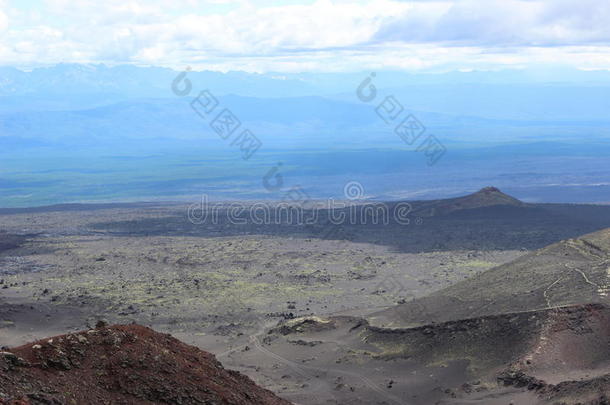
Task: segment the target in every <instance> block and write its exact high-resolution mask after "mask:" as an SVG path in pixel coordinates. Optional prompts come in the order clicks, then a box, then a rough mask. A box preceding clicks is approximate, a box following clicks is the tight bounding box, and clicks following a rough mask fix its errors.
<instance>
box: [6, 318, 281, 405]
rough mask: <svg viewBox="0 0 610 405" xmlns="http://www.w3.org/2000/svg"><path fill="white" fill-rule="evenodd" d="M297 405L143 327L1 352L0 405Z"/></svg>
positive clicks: (195, 350) (74, 336) (99, 331)
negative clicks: (161, 404)
mask: <svg viewBox="0 0 610 405" xmlns="http://www.w3.org/2000/svg"><path fill="white" fill-rule="evenodd" d="M39 403H45V404H55V403H57V404H59V403H62V404H72V403H74V404H158V403H171V404H219V405H220V404H232V405H255V404H256V405H289V404H290V402H288V401H286V400H283V399H281V398H279V397H277V396H275V395H274V394H273V393H272V392H270V391H268V390H266V389H263V388H261V387H259V386H257V385H256V384H255V383H254V382H253V381H252V380H250V379H249V378H248V377H246V376H245V375H242V374H240V373H239V372H236V371H231V370H226V369H224V368H223V367H222V365H221V364H220V363H219V362H218V361H217V360H216V358H215V357H214V356H213V355H212V354H210V353H207V352H204V351H202V350H199V349H198V348H196V347H193V346H189V345H186V344H184V343H182V342H180V341H179V340H177V339H175V338H173V337H171V336H170V335H167V334H161V333H157V332H155V331H153V330H152V329H149V328H146V327H143V326H139V325H115V326H110V327H106V326H104V325H101V326H100V327H98V328H96V329H92V330H89V331H85V332H80V333H74V334H69V335H63V336H57V337H54V338H51V339H45V340H41V341H38V342H35V343H32V344H28V345H25V346H21V347H17V348H15V349H11V350H9V351H4V352H0V404H13V405H17V404H18V405H28V404H39Z"/></svg>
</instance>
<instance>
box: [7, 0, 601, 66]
mask: <svg viewBox="0 0 610 405" xmlns="http://www.w3.org/2000/svg"><path fill="white" fill-rule="evenodd" d="M58 62H80V63H90V62H104V63H109V64H122V63H135V64H141V65H161V66H170V67H177V68H178V67H183V66H185V65H187V64H188V65H191V66H194V67H195V68H200V69H203V68H205V69H213V70H221V71H226V70H245V71H250V72H268V71H278V72H281V71H284V72H303V71H362V70H366V69H382V68H389V69H394V68H395V69H404V70H412V71H449V70H471V69H484V70H486V69H503V68H522V67H528V66H530V67H531V66H535V65H536V66H538V65H540V66H548V65H552V66H569V67H578V68H583V69H610V1H608V0H448V1H436V0H418V1H412V0H411V1H406V0H401V1H399V0H362V1H359V0H314V1H307V0H277V1H271V0H260V1H259V0H250V1H248V0H244V1H226V0H104V1H101V0H0V65H14V66H19V67H34V66H37V65H46V64H54V63H58Z"/></svg>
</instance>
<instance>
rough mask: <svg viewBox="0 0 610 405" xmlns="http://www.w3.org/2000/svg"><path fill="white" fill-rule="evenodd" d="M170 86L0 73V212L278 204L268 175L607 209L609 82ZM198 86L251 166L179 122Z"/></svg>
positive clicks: (540, 75)
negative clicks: (401, 128) (241, 140)
mask: <svg viewBox="0 0 610 405" xmlns="http://www.w3.org/2000/svg"><path fill="white" fill-rule="evenodd" d="M178 73H179V72H176V71H174V70H171V69H167V68H158V67H136V66H116V67H108V66H104V65H73V64H65V65H57V66H52V67H48V68H39V69H34V70H31V71H22V70H19V69H15V68H12V67H0V159H1V160H0V206H16V205H20V206H23V205H40V204H46V203H57V202H70V201H93V200H95V201H98V200H110V199H114V200H128V199H153V198H161V197H163V198H165V199H172V198H178V197H180V196H183V197H184V196H193V195H197V194H200V193H201V192H203V190H207V191H208V192H210V193H211V194H214V195H217V196H219V197H225V198H278V195H275V194H274V195H269V193H268V192H266V191H265V190H263V189H262V185H261V178H262V177H263V176H264V175H265V174H266V173H267V172H268V170H269V168H270V167H273V165H275V164H277V163H278V162H282V163H283V165H284V166H283V169H282V170H283V174H284V176H285V180H286V184H285V186H286V187H288V186H290V185H294V184H300V185H302V186H303V187H304V188H306V189H307V190H308V193H310V194H311V195H312V196H315V197H318V198H323V197H329V196H334V197H341V193H342V184H344V183H345V182H347V181H352V180H356V181H362V182H363V183H367V190H369V191H370V195H371V196H372V197H377V198H407V197H413V196H415V197H442V196H449V195H456V194H460V193H463V192H465V191H472V190H476V189H480V188H481V187H483V186H487V185H490V184H493V185H496V186H499V187H501V188H502V189H503V190H504V189H506V190H509V191H512V192H513V194H514V195H515V196H516V197H519V198H522V199H528V198H529V199H530V200H541V199H542V200H545V199H546V200H549V201H571V200H575V199H577V200H578V201H608V200H610V198H605V197H604V193H605V192H606V191H607V189H608V186H607V179H608V175H609V173H608V171H609V170H610V169H607V168H608V167H610V166H609V165H608V164H607V158H606V156H608V153H607V152H608V150H607V147H605V145H607V144H608V138H609V137H610V131H609V128H610V125H609V124H610V119H609V118H608V117H607V111H608V110H609V107H610V91H608V90H610V74H609V73H608V72H602V71H599V72H585V71H572V70H565V71H564V70H555V71H551V72H547V71H545V72H542V71H538V72H537V71H500V72H451V73H445V74H408V73H402V72H377V74H376V77H375V81H374V84H375V86H376V87H377V91H378V97H377V99H376V100H375V102H371V103H364V102H361V101H359V100H358V98H357V97H356V88H357V87H358V86H359V84H360V83H361V82H362V80H363V79H364V78H366V77H367V75H368V74H369V73H368V72H364V73H327V74H323V73H308V74H284V73H282V74H280V73H277V74H274V73H269V74H249V73H244V72H227V73H220V72H206V71H204V72H190V73H188V75H187V77H188V79H189V80H190V81H191V83H192V91H191V94H190V95H189V96H186V97H178V96H176V95H174V94H173V93H172V91H171V86H172V82H173V81H174V79H175V78H176V76H177V75H178ZM204 89H208V90H210V91H211V92H212V93H213V94H214V95H215V96H216V97H217V98H218V100H219V102H220V107H219V109H221V108H229V109H230V110H231V111H232V112H233V113H234V114H235V116H236V117H238V119H239V120H240V121H241V123H242V127H241V128H242V129H243V128H248V129H250V130H251V131H252V132H253V133H254V134H255V135H256V136H257V137H258V138H259V139H260V140H261V141H262V147H261V148H260V151H258V152H257V154H256V155H255V156H254V157H253V158H252V159H251V160H249V161H244V160H242V159H241V157H240V154H239V151H237V150H236V148H235V146H232V145H231V140H223V139H221V138H220V137H219V136H218V135H217V134H216V133H215V132H214V131H213V130H212V129H211V128H210V126H209V120H208V121H205V120H203V119H201V118H200V117H199V116H198V115H197V114H196V113H195V112H194V111H193V110H192V109H191V106H190V104H189V103H190V102H191V100H192V99H193V97H195V96H196V95H197V94H198V93H199V91H201V90H204ZM387 96H394V97H395V100H397V101H398V102H399V103H400V104H402V106H403V108H404V111H403V115H407V114H413V115H414V116H415V117H417V119H418V120H419V121H420V122H421V123H422V124H423V125H424V126H425V127H426V133H427V134H434V135H435V136H436V137H437V138H438V139H439V140H440V141H441V142H442V143H443V144H444V145H445V147H446V148H447V154H446V156H445V157H444V158H443V160H442V161H441V162H439V163H438V164H437V165H435V166H434V167H429V166H428V165H427V164H426V161H425V157H424V156H423V155H422V153H420V152H417V150H416V149H417V145H416V144H414V145H406V144H405V143H404V142H403V141H402V140H401V139H400V138H399V137H398V136H397V135H396V134H395V133H394V132H393V129H394V125H389V124H386V123H385V122H383V120H382V119H381V118H380V117H379V116H378V115H377V114H376V112H375V108H376V107H377V106H378V105H379V103H380V102H381V101H382V100H383V99H384V98H385V97H387ZM592 145H593V146H592ZM517 169H518V170H517ZM526 184H528V185H529V186H528V187H525V185H526ZM541 190H542V191H541Z"/></svg>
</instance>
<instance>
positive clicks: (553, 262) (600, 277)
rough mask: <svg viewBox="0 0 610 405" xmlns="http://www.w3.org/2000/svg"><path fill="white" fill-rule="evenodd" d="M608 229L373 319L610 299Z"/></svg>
mask: <svg viewBox="0 0 610 405" xmlns="http://www.w3.org/2000/svg"><path fill="white" fill-rule="evenodd" d="M609 269H610V229H604V230H602V231H599V232H595V233H592V234H588V235H585V236H582V237H580V238H575V239H568V240H565V241H561V242H558V243H555V244H552V245H550V246H548V247H546V248H543V249H539V250H537V251H534V252H531V253H528V254H526V255H524V256H523V257H520V258H518V259H517V260H515V261H513V262H510V263H507V264H504V265H501V266H498V267H496V268H493V269H490V270H487V271H485V272H483V273H480V274H478V275H476V276H474V277H472V278H469V279H467V280H464V281H462V282H460V283H457V284H455V285H453V286H450V287H448V288H445V289H443V290H441V291H438V292H436V293H434V294H432V295H429V296H427V297H424V298H421V299H418V300H415V301H412V302H408V303H406V304H403V305H399V306H397V307H394V308H391V309H389V310H385V311H382V312H379V313H376V314H374V315H373V316H372V317H371V319H370V320H371V322H372V323H373V324H380V325H381V324H383V325H385V326H392V327H398V326H401V327H402V326H414V325H421V324H424V323H430V322H444V321H451V320H457V319H464V318H472V317H475V316H483V315H496V314H502V313H509V312H520V311H531V310H541V309H550V308H556V307H560V306H566V305H575V304H583V303H608V292H609V288H610V272H609Z"/></svg>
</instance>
